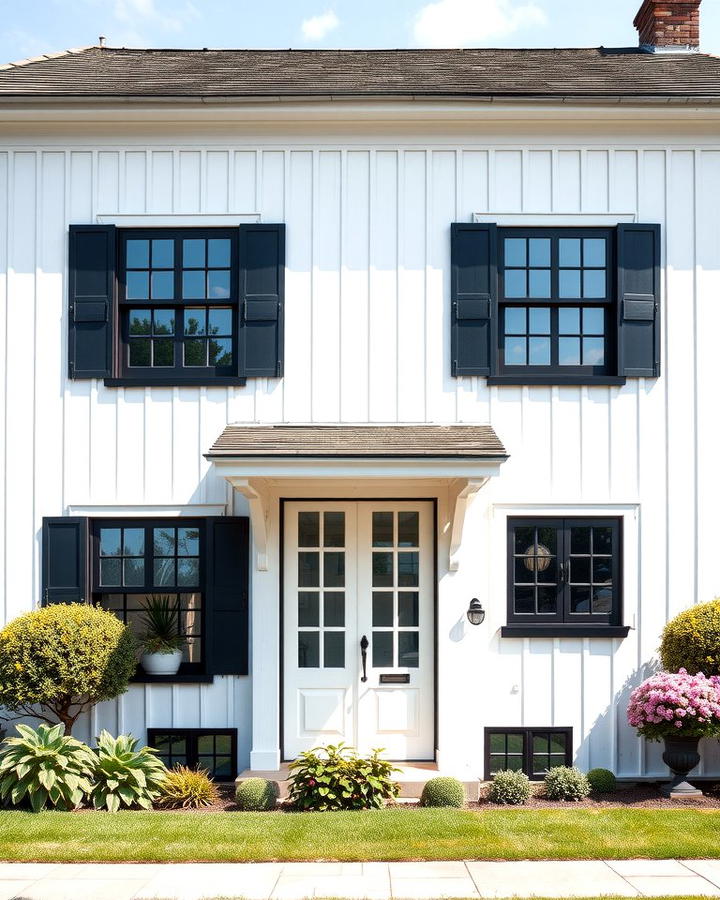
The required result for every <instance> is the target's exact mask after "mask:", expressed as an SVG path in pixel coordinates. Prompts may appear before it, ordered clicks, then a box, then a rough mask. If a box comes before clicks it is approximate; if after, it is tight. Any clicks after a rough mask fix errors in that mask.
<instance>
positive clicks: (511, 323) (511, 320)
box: [505, 306, 527, 334]
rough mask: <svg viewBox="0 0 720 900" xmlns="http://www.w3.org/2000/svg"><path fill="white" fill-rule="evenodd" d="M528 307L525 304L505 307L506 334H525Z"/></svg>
mask: <svg viewBox="0 0 720 900" xmlns="http://www.w3.org/2000/svg"><path fill="white" fill-rule="evenodd" d="M526 315H527V309H526V308H525V307H524V306H508V307H506V308H505V334H525V332H526V330H527V325H526Z"/></svg>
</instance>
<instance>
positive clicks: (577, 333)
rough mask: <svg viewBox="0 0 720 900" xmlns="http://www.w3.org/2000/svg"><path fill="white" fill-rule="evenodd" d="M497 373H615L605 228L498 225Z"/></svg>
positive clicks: (610, 263)
mask: <svg viewBox="0 0 720 900" xmlns="http://www.w3.org/2000/svg"><path fill="white" fill-rule="evenodd" d="M498 235H499V245H500V246H499V266H498V293H499V297H498V299H499V313H500V322H499V328H498V334H499V353H498V359H499V371H500V372H501V373H505V374H507V375H522V374H534V375H543V374H550V373H554V374H559V375H568V376H578V375H593V376H596V375H604V374H607V373H610V372H613V371H614V368H613V366H614V354H615V345H614V340H611V337H610V336H611V335H613V334H615V330H614V329H615V322H614V316H615V314H614V303H615V291H614V275H615V269H614V259H613V253H614V249H613V247H614V242H613V239H612V238H613V231H612V230H611V229H604V228H588V229H575V228H564V229H549V228H526V229H519V228H501V229H499V231H498Z"/></svg>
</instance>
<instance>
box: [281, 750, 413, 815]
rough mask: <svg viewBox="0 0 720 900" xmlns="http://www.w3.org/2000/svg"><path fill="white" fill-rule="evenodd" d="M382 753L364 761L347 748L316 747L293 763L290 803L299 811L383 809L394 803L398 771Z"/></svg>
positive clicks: (373, 754)
mask: <svg viewBox="0 0 720 900" xmlns="http://www.w3.org/2000/svg"><path fill="white" fill-rule="evenodd" d="M379 754H380V751H379V750H373V752H372V755H371V756H368V757H365V758H363V757H360V756H358V755H357V753H356V752H355V750H353V748H352V747H347V746H346V745H345V744H337V745H333V744H329V745H328V746H327V747H316V748H314V749H313V750H309V751H307V752H306V753H301V754H300V756H299V757H298V758H297V759H296V760H295V761H294V762H291V763H290V800H291V802H292V804H293V805H294V806H296V807H297V808H298V809H314V810H319V811H325V810H329V809H379V808H380V807H381V806H383V805H384V804H385V802H386V801H387V800H394V799H395V797H397V795H398V791H399V786H398V785H397V783H396V782H395V781H393V779H392V777H391V776H392V773H393V772H396V771H398V770H397V769H396V768H395V766H393V765H392V763H389V762H388V761H387V760H385V759H381V758H380V756H379Z"/></svg>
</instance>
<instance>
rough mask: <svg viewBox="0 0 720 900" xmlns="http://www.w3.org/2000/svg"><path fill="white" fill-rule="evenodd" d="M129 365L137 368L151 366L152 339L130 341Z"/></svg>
mask: <svg viewBox="0 0 720 900" xmlns="http://www.w3.org/2000/svg"><path fill="white" fill-rule="evenodd" d="M129 364H130V365H131V366H136V367H137V366H149V365H150V338H134V339H133V340H132V341H130V353H129Z"/></svg>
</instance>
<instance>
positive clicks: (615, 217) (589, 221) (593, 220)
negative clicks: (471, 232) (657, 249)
mask: <svg viewBox="0 0 720 900" xmlns="http://www.w3.org/2000/svg"><path fill="white" fill-rule="evenodd" d="M472 220H473V222H485V223H489V224H494V225H500V226H504V227H513V226H521V227H522V226H528V227H532V226H536V227H537V226H542V227H546V226H547V227H553V226H554V227H557V228H572V227H577V228H589V227H600V226H607V227H614V226H615V225H617V224H619V223H622V224H627V225H631V224H633V223H634V222H637V215H636V214H635V213H629V212H622V213H542V212H539V213H503V212H498V213H495V214H492V213H473V217H472Z"/></svg>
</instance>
